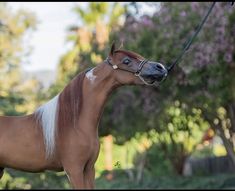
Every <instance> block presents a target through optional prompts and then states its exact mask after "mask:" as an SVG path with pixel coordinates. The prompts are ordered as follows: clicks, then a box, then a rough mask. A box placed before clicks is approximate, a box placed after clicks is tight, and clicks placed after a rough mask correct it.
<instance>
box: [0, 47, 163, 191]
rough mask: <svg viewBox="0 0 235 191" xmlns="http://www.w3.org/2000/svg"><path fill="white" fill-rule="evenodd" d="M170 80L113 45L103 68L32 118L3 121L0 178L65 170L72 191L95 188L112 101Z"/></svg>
mask: <svg viewBox="0 0 235 191" xmlns="http://www.w3.org/2000/svg"><path fill="white" fill-rule="evenodd" d="M166 75H167V70H166V68H165V67H164V66H163V65H162V64H160V63H157V62H152V61H147V60H145V59H144V58H143V57H142V56H140V55H138V54H136V53H134V52H131V51H125V50H120V49H118V50H115V46H114V44H113V45H112V48H111V51H110V54H109V56H108V58H107V59H106V60H105V61H104V62H102V63H101V64H99V65H97V66H96V67H94V68H93V69H91V70H89V71H87V72H81V73H80V74H78V75H77V76H76V77H75V78H74V79H73V80H72V81H71V82H70V83H69V84H68V85H67V86H66V87H65V88H64V90H63V91H62V92H61V93H59V94H58V95H57V96H56V97H54V98H53V99H52V100H50V101H49V102H48V103H46V104H44V105H42V106H41V107H39V108H38V109H37V110H36V111H35V112H34V113H33V114H31V115H27V116H20V117H16V116H1V117H0V178H1V177H2V175H3V170H4V168H13V169H18V170H22V171H26V172H42V171H44V170H53V171H63V170H64V171H65V172H66V174H67V176H68V178H69V180H70V182H71V185H72V187H73V188H94V179H95V169H94V164H95V162H96V160H97V157H98V154H99V137H98V124H99V120H100V118H101V114H102V112H103V108H104V104H105V101H106V100H107V98H108V96H109V95H110V93H111V92H112V91H113V90H114V89H115V88H117V87H120V86H122V85H127V84H128V85H141V84H153V83H155V82H159V81H161V80H163V79H164V78H165V77H166Z"/></svg>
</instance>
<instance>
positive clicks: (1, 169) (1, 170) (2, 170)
mask: <svg viewBox="0 0 235 191" xmlns="http://www.w3.org/2000/svg"><path fill="white" fill-rule="evenodd" d="M3 174H4V168H1V167H0V179H1V178H2V176H3Z"/></svg>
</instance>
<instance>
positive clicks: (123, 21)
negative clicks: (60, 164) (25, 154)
mask: <svg viewBox="0 0 235 191" xmlns="http://www.w3.org/2000/svg"><path fill="white" fill-rule="evenodd" d="M44 4H45V5H43V3H41V6H40V7H41V10H42V11H43V6H45V9H46V8H47V9H48V5H47V4H46V3H44ZM210 4H211V3H209V2H184V3H182V2H181V3H180V2H178V3H177V2H164V3H159V2H137V3H136V2H126V3H124V2H122V3H119V2H100V3H98V2H89V3H88V2H87V3H86V2H84V3H75V4H73V6H72V8H71V9H69V11H70V15H73V16H71V18H72V17H73V19H71V21H74V22H73V23H71V24H69V25H68V26H66V27H65V31H64V32H65V33H66V39H65V41H64V51H63V52H62V53H61V54H60V55H58V57H57V60H58V61H57V63H56V65H55V69H54V70H52V71H40V70H30V67H31V66H33V63H32V61H31V60H30V59H29V58H30V56H31V55H33V53H34V49H35V48H36V47H34V45H32V44H31V42H32V41H31V38H32V35H33V34H34V33H35V34H37V33H36V32H37V30H38V26H40V23H43V22H45V21H43V20H40V21H39V19H38V17H37V14H36V13H35V12H34V11H32V10H30V9H13V8H12V7H14V3H11V4H10V3H6V2H5V3H4V2H1V3H0V115H27V114H30V113H32V112H34V111H35V109H36V108H37V107H38V106H39V105H41V104H43V103H45V102H47V101H48V100H49V99H51V98H52V97H54V96H55V95H56V94H57V93H58V92H60V91H61V90H62V89H63V87H64V86H65V85H66V84H68V83H69V81H70V80H71V79H72V78H73V77H74V76H75V75H76V74H78V73H79V72H81V71H83V70H85V69H86V68H88V67H94V66H96V65H97V64H99V63H100V62H102V60H104V59H105V58H106V56H107V54H108V52H109V49H110V45H111V43H112V42H113V41H115V42H116V43H117V46H119V45H120V44H121V43H122V42H123V48H124V49H127V50H131V51H134V52H137V53H139V54H141V55H143V56H144V57H145V58H148V59H151V60H154V61H158V62H161V63H163V64H166V65H167V64H170V63H172V61H174V59H175V58H176V56H177V55H178V54H179V53H180V51H181V50H182V48H183V45H184V42H185V41H186V40H187V39H188V38H190V36H191V35H192V34H193V32H194V30H195V29H196V27H197V26H198V24H199V23H200V22H201V19H202V18H203V16H204V15H205V13H206V11H207V10H208V8H209V6H210ZM55 5H56V3H55ZM50 6H51V5H50ZM50 9H51V10H52V11H51V17H53V14H55V11H53V6H51V7H50ZM150 9H151V11H150V12H149V11H147V10H150ZM56 14H60V15H61V14H62V15H63V12H62V13H56ZM48 19H50V15H49V17H48ZM66 19H70V18H69V17H66ZM53 22H57V23H60V20H59V19H58V20H54V21H53ZM51 24H53V23H51ZM54 24H55V23H54ZM52 32H53V35H54V36H56V35H57V34H58V33H57V30H56V28H55V30H54V31H52ZM46 34H47V33H45V35H46ZM58 35H59V34H58ZM39 41H40V39H39ZM43 42H44V47H45V48H46V47H47V44H46V43H48V46H49V45H50V43H52V41H50V38H48V41H46V42H45V41H43V39H42V43H43ZM41 50H42V51H43V46H42V48H41ZM47 53H48V54H52V53H53V50H52V49H51V52H50V51H47ZM52 56H53V55H52ZM45 57H46V54H45ZM39 63H40V62H39ZM41 64H42V65H43V64H44V65H48V66H49V65H50V63H49V62H48V63H43V60H42V62H41ZM25 68H28V69H29V70H26V69H25ZM234 82H235V7H234V6H233V7H232V6H231V4H230V3H228V2H217V3H216V5H215V7H214V9H213V11H212V13H211V15H210V16H209V18H208V20H207V22H206V23H205V25H204V27H203V29H202V30H201V32H200V33H199V35H198V37H197V38H196V40H195V41H194V43H193V44H192V46H191V48H190V50H189V51H188V52H187V53H186V54H185V56H184V57H183V60H182V62H180V63H179V65H177V66H176V67H175V68H174V70H173V72H172V73H171V75H170V76H169V77H168V79H167V80H166V81H165V82H164V83H163V84H162V85H161V86H159V87H138V86H126V87H122V88H120V89H118V90H116V91H115V92H114V93H113V94H112V95H111V97H110V98H109V100H108V101H107V103H106V106H105V109H104V113H103V117H102V119H101V123H100V126H99V135H100V143H101V149H100V154H99V158H98V160H97V162H96V166H95V167H96V188H235V152H234V151H235V150H234V148H235V83H234ZM22 136H23V135H22ZM9 139H10V137H9ZM29 160H30V159H29ZM0 188H2V189H30V188H31V189H35V188H43V189H44V188H48V189H50V188H51V189H52V188H71V187H70V184H69V182H68V180H67V177H66V175H65V173H64V172H58V173H56V172H50V171H47V172H44V173H27V172H20V171H16V170H13V169H6V170H5V174H4V176H3V178H2V179H1V180H0Z"/></svg>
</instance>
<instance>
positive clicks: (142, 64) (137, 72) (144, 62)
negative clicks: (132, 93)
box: [105, 57, 153, 85]
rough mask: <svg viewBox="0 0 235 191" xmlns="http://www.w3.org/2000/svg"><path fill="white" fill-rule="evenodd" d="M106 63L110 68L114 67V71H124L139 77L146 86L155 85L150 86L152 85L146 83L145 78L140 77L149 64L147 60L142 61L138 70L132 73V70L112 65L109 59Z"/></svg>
mask: <svg viewBox="0 0 235 191" xmlns="http://www.w3.org/2000/svg"><path fill="white" fill-rule="evenodd" d="M105 62H107V63H108V64H109V65H110V66H112V68H113V69H114V70H116V69H119V70H123V71H126V72H130V73H132V74H134V75H135V76H137V77H139V79H141V81H143V82H144V83H145V84H146V85H153V84H150V83H148V82H146V81H145V80H144V78H143V77H141V76H140V74H141V71H142V69H143V67H144V65H145V64H146V63H147V62H148V60H147V59H144V60H140V62H139V66H138V68H137V70H136V71H131V70H127V69H123V68H119V67H118V66H117V65H116V64H112V63H111V59H110V58H109V57H108V58H107V59H106V60H105Z"/></svg>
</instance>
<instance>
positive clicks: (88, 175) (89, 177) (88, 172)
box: [84, 165, 95, 189]
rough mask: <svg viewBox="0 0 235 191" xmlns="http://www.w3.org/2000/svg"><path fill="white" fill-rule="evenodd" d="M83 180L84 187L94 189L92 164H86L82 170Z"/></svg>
mask: <svg viewBox="0 0 235 191" xmlns="http://www.w3.org/2000/svg"><path fill="white" fill-rule="evenodd" d="M84 181H85V185H86V188H89V189H94V187H95V168H94V165H92V166H87V167H86V168H85V171H84Z"/></svg>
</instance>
